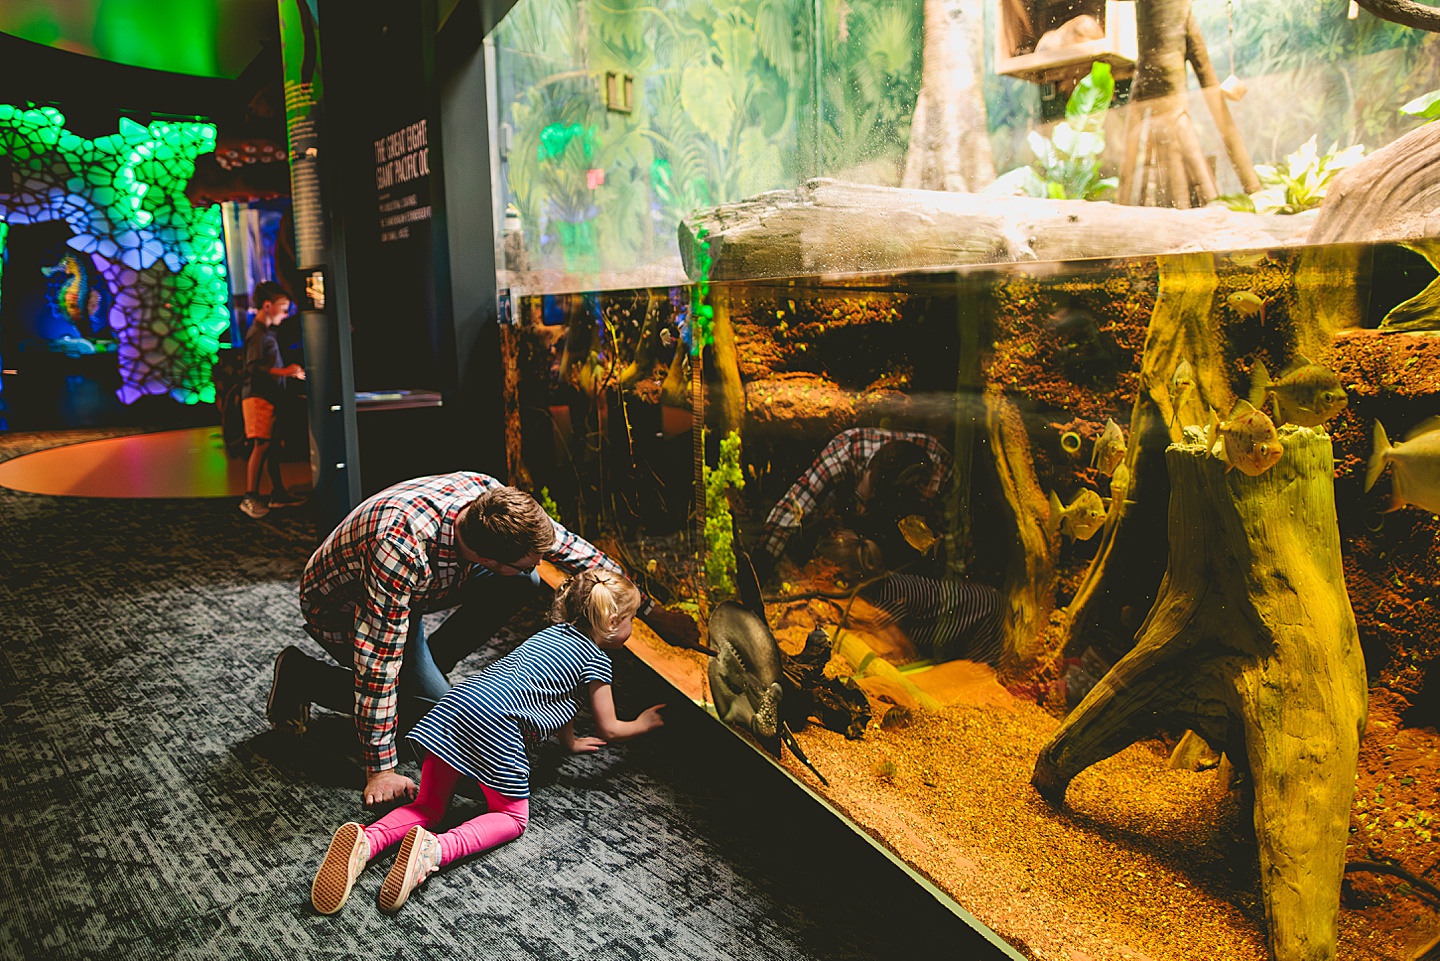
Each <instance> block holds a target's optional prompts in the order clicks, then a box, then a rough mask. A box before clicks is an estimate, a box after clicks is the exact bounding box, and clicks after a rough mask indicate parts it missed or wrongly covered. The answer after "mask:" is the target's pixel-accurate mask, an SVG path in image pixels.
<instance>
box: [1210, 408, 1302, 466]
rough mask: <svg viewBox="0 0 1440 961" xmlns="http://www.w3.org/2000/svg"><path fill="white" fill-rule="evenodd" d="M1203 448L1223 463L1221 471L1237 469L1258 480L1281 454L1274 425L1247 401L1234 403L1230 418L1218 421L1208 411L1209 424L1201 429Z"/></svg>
mask: <svg viewBox="0 0 1440 961" xmlns="http://www.w3.org/2000/svg"><path fill="white" fill-rule="evenodd" d="M1205 446H1206V448H1207V449H1208V450H1210V451H1211V452H1212V453H1214V454H1216V455H1217V456H1218V457H1219V458H1220V459H1221V460H1223V461H1224V462H1225V465H1226V466H1225V472H1226V473H1227V474H1228V473H1229V472H1230V471H1232V470H1237V469H1238V470H1239V471H1240V473H1242V474H1248V475H1249V476H1251V477H1259V476H1260V475H1261V474H1263V473H1265V472H1266V471H1267V470H1269V469H1270V468H1272V467H1274V466H1275V465H1276V464H1278V463H1280V457H1281V455H1282V454H1284V453H1285V448H1284V447H1283V446H1281V444H1280V435H1279V434H1278V433H1277V432H1276V430H1275V422H1274V421H1272V420H1271V419H1270V416H1269V415H1268V414H1266V413H1265V412H1264V411H1263V410H1257V409H1256V408H1255V406H1254V405H1253V404H1251V403H1250V402H1249V401H1245V400H1242V401H1238V402H1237V403H1236V404H1235V406H1234V407H1233V408H1232V409H1231V411H1230V419H1229V420H1225V421H1220V420H1218V419H1217V418H1216V417H1215V412H1214V411H1211V412H1210V425H1209V426H1208V427H1207V428H1206V429H1205Z"/></svg>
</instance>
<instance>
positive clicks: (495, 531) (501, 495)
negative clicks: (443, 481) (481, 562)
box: [458, 487, 555, 564]
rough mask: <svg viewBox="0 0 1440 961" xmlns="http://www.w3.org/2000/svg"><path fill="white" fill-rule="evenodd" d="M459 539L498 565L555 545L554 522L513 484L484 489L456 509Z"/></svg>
mask: <svg viewBox="0 0 1440 961" xmlns="http://www.w3.org/2000/svg"><path fill="white" fill-rule="evenodd" d="M458 532H459V534H460V540H461V542H462V543H463V544H464V545H465V546H466V547H468V548H469V549H470V550H472V551H474V552H475V553H476V554H478V555H480V556H481V557H484V558H488V559H489V560H492V561H499V562H500V563H501V564H509V563H511V562H512V561H518V560H519V559H520V558H522V557H529V556H531V555H532V554H542V555H543V554H546V553H548V552H549V550H550V548H552V547H554V546H555V525H554V523H552V522H551V520H550V515H549V514H546V513H545V509H544V508H543V507H541V506H540V505H539V504H537V503H536V502H535V498H533V497H531V496H530V495H529V494H527V493H525V492H524V491H522V490H519V489H518V488H514V487H496V488H493V489H491V490H487V491H485V493H483V494H481V495H480V496H479V497H477V498H475V499H474V500H473V501H471V502H470V503H469V504H468V505H466V507H465V509H464V510H462V511H461V512H460V521H459V525H458Z"/></svg>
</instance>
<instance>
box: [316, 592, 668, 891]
mask: <svg viewBox="0 0 1440 961" xmlns="http://www.w3.org/2000/svg"><path fill="white" fill-rule="evenodd" d="M639 603H640V592H639V591H638V590H637V589H636V588H635V585H634V584H632V583H630V581H629V580H627V579H626V578H625V577H624V576H623V575H620V574H616V573H614V572H612V571H607V570H603V569H597V570H592V571H584V572H582V573H580V574H577V575H575V576H574V577H572V578H570V579H569V580H568V581H566V582H565V583H564V584H563V585H561V587H560V589H559V590H558V591H556V593H555V602H554V605H553V606H552V608H551V611H550V618H551V620H552V621H554V624H553V625H552V626H550V627H547V628H546V629H545V630H543V631H541V632H540V633H538V634H536V635H535V636H534V637H531V638H530V639H529V640H527V641H525V643H523V644H521V645H520V646H519V647H517V648H516V649H515V650H514V651H511V652H510V653H509V654H507V655H506V656H505V657H502V658H501V659H500V660H498V661H496V662H495V663H493V664H491V665H490V666H489V667H487V668H485V669H484V670H483V671H481V672H480V673H478V674H475V675H474V676H472V677H469V678H467V679H466V680H464V681H462V682H461V683H460V684H458V685H457V686H456V687H454V688H453V689H451V691H450V692H449V693H448V694H446V695H445V696H444V697H443V698H442V699H441V700H440V703H439V704H437V705H436V706H435V707H434V708H433V709H431V711H430V712H429V713H428V714H426V715H425V717H424V718H422V719H421V720H420V723H418V724H416V725H415V728H414V729H413V730H412V731H411V732H410V734H409V735H408V736H409V737H410V738H411V739H413V740H415V741H416V742H418V743H419V744H420V746H422V747H424V748H425V750H426V751H427V752H428V753H427V754H426V757H425V762H424V764H423V765H422V766H421V768H420V792H419V795H418V797H416V799H415V800H414V801H413V802H411V803H410V804H406V805H404V806H403V807H398V808H396V809H395V810H393V811H391V812H390V813H389V814H387V815H385V816H384V817H382V818H381V819H380V820H378V821H376V822H375V823H374V824H372V825H370V826H369V827H363V826H362V825H360V824H358V823H356V822H353V821H352V822H349V823H347V824H342V825H341V826H340V828H339V829H338V830H337V831H336V832H335V837H334V838H333V839H332V840H331V842H330V849H329V850H328V851H327V852H326V853H325V860H324V861H323V862H322V863H321V865H320V870H319V872H317V873H316V875H315V881H314V883H313V884H312V885H311V887H310V900H311V903H313V904H314V905H315V909H316V910H317V911H319V912H320V913H322V914H334V913H335V912H336V911H338V910H340V908H341V907H342V906H343V905H344V904H345V899H346V898H348V897H349V896H350V889H351V888H352V887H353V886H354V884H355V879H356V878H357V877H359V875H360V872H361V871H362V870H364V868H365V865H366V864H367V863H368V862H369V860H370V859H371V858H372V857H374V856H375V855H378V854H379V853H380V852H382V851H384V850H385V849H386V848H388V847H390V846H391V845H393V844H395V843H396V842H397V841H399V842H400V853H399V854H398V855H397V856H396V858H395V864H394V865H393V866H392V867H391V868H390V873H389V874H387V875H386V876H385V880H384V882H383V883H382V884H381V885H380V907H381V908H382V909H383V910H386V911H394V910H396V909H398V908H399V907H400V906H401V905H402V904H404V903H405V899H406V898H408V897H409V896H410V892H411V891H413V890H414V889H415V888H416V886H417V885H419V884H420V883H421V882H423V881H424V880H425V879H426V878H427V877H429V876H430V875H431V874H434V873H435V872H436V871H437V870H439V868H440V866H441V865H443V864H448V863H449V862H451V861H454V860H455V859H457V858H462V857H465V856H467V855H470V854H477V853H479V852H481V851H488V850H490V849H491V848H493V847H497V846H498V845H501V844H504V843H505V842H507V841H513V840H515V839H516V838H518V837H519V836H520V835H521V834H522V833H523V832H524V830H525V825H526V822H527V821H528V820H529V812H530V802H529V797H530V763H529V759H528V758H527V756H526V753H525V748H526V745H527V744H535V743H538V742H539V741H541V740H543V739H544V738H545V737H546V736H548V735H550V734H552V733H553V734H556V735H558V736H559V739H560V742H561V743H562V744H564V745H565V747H566V748H568V749H569V750H570V751H571V753H574V754H582V753H588V752H592V751H598V750H599V749H600V748H601V747H603V746H604V745H605V744H606V743H607V742H610V741H624V740H626V739H628V738H632V737H635V736H637V735H640V734H644V733H645V732H646V731H652V730H654V729H655V728H657V727H660V726H661V725H662V724H663V723H664V721H663V719H662V718H661V717H660V708H662V707H664V706H665V705H663V704H657V705H655V706H654V707H652V708H649V709H648V710H646V711H644V712H643V713H641V715H640V716H639V717H637V718H636V719H635V720H633V721H621V720H619V719H618V718H616V716H615V700H614V697H613V695H612V693H611V690H610V659H609V658H608V657H607V656H606V655H605V653H604V652H605V651H607V650H617V649H619V648H620V647H622V646H623V645H624V644H625V641H626V640H628V639H629V637H630V629H631V626H632V625H631V619H632V618H633V617H634V616H635V610H636V607H637V606H638V605H639ZM582 696H583V697H585V698H586V699H588V701H589V703H590V707H591V710H592V711H593V713H594V715H595V727H596V730H597V731H598V733H599V735H600V736H599V737H576V736H575V721H574V718H575V712H576V709H577V707H578V703H577V702H578V699H579V698H580V697H582ZM462 774H468V775H470V776H471V777H473V778H475V779H476V780H477V781H478V782H479V784H480V789H481V791H483V792H484V794H485V802H486V808H487V810H486V813H484V814H482V815H480V816H479V817H476V818H472V819H471V820H469V821H466V822H465V823H464V824H461V825H460V826H458V827H456V828H453V829H452V830H449V831H446V832H445V833H444V834H439V835H436V834H432V833H431V831H430V829H431V828H433V827H435V826H436V825H437V824H439V823H440V820H441V819H442V818H443V817H444V816H445V811H446V809H447V808H448V807H449V805H450V798H451V796H452V795H453V794H454V792H455V784H456V781H457V780H458V779H459V778H460V776H461V775H462Z"/></svg>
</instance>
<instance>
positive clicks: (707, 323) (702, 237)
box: [690, 227, 715, 357]
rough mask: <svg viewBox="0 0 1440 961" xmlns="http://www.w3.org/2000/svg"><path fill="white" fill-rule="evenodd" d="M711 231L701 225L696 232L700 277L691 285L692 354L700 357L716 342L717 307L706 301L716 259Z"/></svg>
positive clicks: (696, 257) (697, 268)
mask: <svg viewBox="0 0 1440 961" xmlns="http://www.w3.org/2000/svg"><path fill="white" fill-rule="evenodd" d="M709 233H710V232H709V231H708V230H706V229H705V228H704V227H701V228H700V229H699V230H698V231H696V233H695V272H696V273H698V274H699V275H700V279H699V280H697V281H696V282H695V283H694V284H691V285H690V325H691V326H690V331H691V333H690V336H691V341H690V355H691V356H692V357H699V356H700V352H701V351H703V350H704V349H705V348H706V347H709V346H710V345H711V344H713V343H715V308H714V307H712V306H711V305H710V304H707V303H706V302H705V300H706V298H707V297H709V296H710V268H711V267H713V266H714V265H715V260H714V258H713V257H711V256H710V241H709V240H707V239H706V237H707V236H708V235H709Z"/></svg>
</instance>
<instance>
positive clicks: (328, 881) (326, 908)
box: [310, 824, 364, 914]
mask: <svg viewBox="0 0 1440 961" xmlns="http://www.w3.org/2000/svg"><path fill="white" fill-rule="evenodd" d="M363 837H364V833H363V831H362V830H361V828H360V825H358V824H342V825H340V827H339V829H338V830H337V831H336V832H335V837H333V838H331V839H330V848H329V850H327V851H326V852H325V860H324V861H322V862H320V870H319V871H318V872H316V874H315V881H314V882H313V883H312V884H311V885H310V903H311V904H312V905H314V906H315V910H316V911H319V912H320V913H321V914H334V913H335V912H336V911H339V910H340V909H341V908H343V907H344V906H345V902H346V901H347V900H348V899H349V897H350V890H351V889H352V888H354V887H355V879H356V878H357V877H359V874H360V872H359V871H353V872H352V871H351V864H352V863H353V862H354V860H355V854H356V852H357V850H358V849H359V847H360V843H361V839H362V838H363ZM360 867H361V868H363V867H364V865H363V864H362V865H360Z"/></svg>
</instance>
